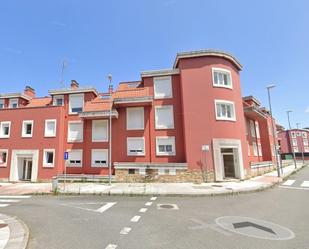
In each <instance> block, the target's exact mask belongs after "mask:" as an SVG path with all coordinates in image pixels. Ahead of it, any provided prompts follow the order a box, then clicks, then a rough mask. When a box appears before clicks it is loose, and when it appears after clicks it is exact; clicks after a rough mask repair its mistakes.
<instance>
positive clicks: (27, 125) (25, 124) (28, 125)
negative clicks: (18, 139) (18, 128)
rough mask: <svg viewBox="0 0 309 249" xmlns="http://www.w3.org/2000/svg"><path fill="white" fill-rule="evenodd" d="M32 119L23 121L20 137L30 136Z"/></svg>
mask: <svg viewBox="0 0 309 249" xmlns="http://www.w3.org/2000/svg"><path fill="white" fill-rule="evenodd" d="M32 132H33V120H25V121H23V130H22V137H32Z"/></svg>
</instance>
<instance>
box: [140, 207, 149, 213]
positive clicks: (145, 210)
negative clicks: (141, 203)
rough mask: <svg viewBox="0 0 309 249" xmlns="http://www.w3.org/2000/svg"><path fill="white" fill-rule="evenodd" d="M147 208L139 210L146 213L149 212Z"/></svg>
mask: <svg viewBox="0 0 309 249" xmlns="http://www.w3.org/2000/svg"><path fill="white" fill-rule="evenodd" d="M147 210H148V209H147V208H141V209H140V210H139V211H138V212H140V213H146V212H147Z"/></svg>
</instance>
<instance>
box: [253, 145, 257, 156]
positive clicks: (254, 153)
mask: <svg viewBox="0 0 309 249" xmlns="http://www.w3.org/2000/svg"><path fill="white" fill-rule="evenodd" d="M252 147H253V155H254V156H258V147H257V145H256V142H253V143H252Z"/></svg>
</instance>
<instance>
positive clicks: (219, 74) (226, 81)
mask: <svg viewBox="0 0 309 249" xmlns="http://www.w3.org/2000/svg"><path fill="white" fill-rule="evenodd" d="M212 78H213V86H215V87H224V88H230V89H232V88H233V84H232V76H231V71H229V70H226V69H223V68H212Z"/></svg>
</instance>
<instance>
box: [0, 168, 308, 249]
mask: <svg viewBox="0 0 309 249" xmlns="http://www.w3.org/2000/svg"><path fill="white" fill-rule="evenodd" d="M289 179H290V180H292V181H290V182H289V184H288V185H285V186H278V187H275V188H274V189H270V190H267V191H264V192H258V193H251V194H240V195H236V196H217V197H157V198H156V199H155V198H154V199H152V200H151V197H124V196H32V197H31V198H29V199H24V200H22V201H20V202H17V203H12V204H11V205H10V206H8V207H2V208H1V209H0V212H1V213H4V214H7V215H16V216H18V217H19V218H21V219H22V220H23V221H24V222H25V223H26V224H27V225H28V226H29V228H30V231H31V239H30V243H29V248H31V249H33V248H39V249H42V248H43V249H51V248H55V249H71V248H72V249H79V248H80V249H86V248H87V249H92V248H98V249H99V248H100V249H102V248H103V249H105V248H108V249H113V248H117V249H136V248H138V249H150V248H151V249H161V248H162V249H189V248H190V249H191V248H192V249H205V248H209V249H216V248H218V249H222V248H227V249H246V248H248V249H262V248H267V249H276V248H280V249H285V248H286V249H302V248H303V249H308V248H309V186H308V187H303V186H301V184H303V183H304V181H309V168H308V167H306V168H304V169H303V170H301V171H300V172H298V173H297V174H295V175H292V176H291V177H290V178H289ZM158 204H175V205H176V206H173V208H176V209H164V208H163V209H158V206H157V205H158ZM143 208H144V209H143ZM177 208H178V209H177ZM141 209H142V210H141ZM145 209H147V210H145ZM143 211H144V212H143ZM220 217H226V218H220ZM242 217H244V218H242ZM231 219H232V221H231V223H229V222H230V220H231ZM237 227H238V228H237ZM282 239H283V240H282Z"/></svg>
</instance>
